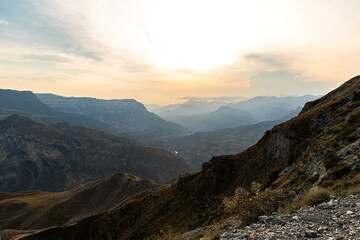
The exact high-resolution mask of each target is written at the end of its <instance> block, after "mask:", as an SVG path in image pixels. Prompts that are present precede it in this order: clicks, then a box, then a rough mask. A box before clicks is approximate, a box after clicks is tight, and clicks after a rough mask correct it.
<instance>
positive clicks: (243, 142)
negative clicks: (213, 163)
mask: <svg viewBox="0 0 360 240" xmlns="http://www.w3.org/2000/svg"><path fill="white" fill-rule="evenodd" d="M280 122H282V121H269V122H261V123H257V124H253V125H244V126H239V127H235V128H226V129H219V130H216V131H212V132H197V133H194V134H191V135H188V136H185V137H181V138H177V139H174V140H172V141H171V143H172V145H173V146H174V149H175V150H174V151H176V152H177V156H178V157H180V158H182V159H184V160H185V161H186V162H187V163H189V164H190V165H191V166H192V167H193V168H195V169H201V166H202V164H203V163H204V162H206V161H208V160H209V159H210V158H211V157H212V156H216V155H227V154H234V153H238V152H240V151H243V150H245V149H246V148H248V147H250V146H252V145H254V144H255V143H256V142H257V141H258V140H259V139H260V138H261V137H262V136H263V135H264V133H265V132H266V131H267V130H269V129H271V128H272V127H273V126H274V125H276V124H279V123H280Z"/></svg>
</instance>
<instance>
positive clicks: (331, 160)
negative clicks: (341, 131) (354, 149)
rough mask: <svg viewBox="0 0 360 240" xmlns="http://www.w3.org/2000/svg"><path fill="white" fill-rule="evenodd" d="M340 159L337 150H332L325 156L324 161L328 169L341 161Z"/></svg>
mask: <svg viewBox="0 0 360 240" xmlns="http://www.w3.org/2000/svg"><path fill="white" fill-rule="evenodd" d="M339 160H340V159H339V158H338V157H337V156H336V151H332V152H330V153H328V154H326V155H325V158H324V159H323V161H322V162H323V164H324V166H325V168H326V169H331V168H332V167H335V166H336V165H337V164H338V163H339Z"/></svg>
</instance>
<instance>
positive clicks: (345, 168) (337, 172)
mask: <svg viewBox="0 0 360 240" xmlns="http://www.w3.org/2000/svg"><path fill="white" fill-rule="evenodd" d="M350 171H351V168H350V167H349V165H348V164H346V163H341V164H339V165H338V166H336V167H335V168H332V169H331V170H330V171H329V175H330V177H331V178H333V179H339V178H341V177H343V176H344V175H346V174H347V173H349V172H350Z"/></svg>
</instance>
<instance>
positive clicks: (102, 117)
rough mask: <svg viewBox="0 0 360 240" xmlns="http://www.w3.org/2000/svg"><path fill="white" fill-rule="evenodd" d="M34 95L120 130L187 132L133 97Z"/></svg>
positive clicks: (150, 133) (157, 135)
mask: <svg viewBox="0 0 360 240" xmlns="http://www.w3.org/2000/svg"><path fill="white" fill-rule="evenodd" d="M37 97H38V98H39V99H40V100H41V101H42V102H44V103H45V104H47V105H48V106H50V107H51V108H53V109H55V110H57V111H59V112H65V113H70V114H82V115H85V116H88V117H90V118H92V119H95V120H97V121H99V122H102V123H104V124H106V125H110V126H112V127H113V128H114V129H116V131H117V132H119V133H130V134H132V135H135V136H142V137H151V138H171V137H178V136H183V135H186V134H187V133H188V130H187V129H185V128H184V127H182V126H180V125H179V124H176V123H173V122H168V121H165V120H163V119H162V118H160V117H158V116H157V115H155V114H154V113H151V112H149V111H147V109H146V108H145V107H144V105H143V104H141V103H139V102H137V101H135V100H133V99H120V100H119V99H114V100H103V99H96V98H85V97H81V98H80V97H62V96H57V95H53V94H37Z"/></svg>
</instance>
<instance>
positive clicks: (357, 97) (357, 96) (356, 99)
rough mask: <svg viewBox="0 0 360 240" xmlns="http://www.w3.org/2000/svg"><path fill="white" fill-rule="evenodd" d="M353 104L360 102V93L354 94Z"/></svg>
mask: <svg viewBox="0 0 360 240" xmlns="http://www.w3.org/2000/svg"><path fill="white" fill-rule="evenodd" d="M352 100H353V102H355V101H359V100H360V92H354V93H353V96H352Z"/></svg>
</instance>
